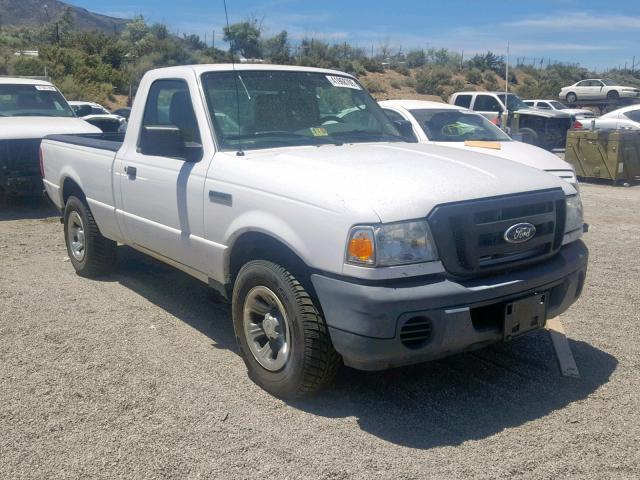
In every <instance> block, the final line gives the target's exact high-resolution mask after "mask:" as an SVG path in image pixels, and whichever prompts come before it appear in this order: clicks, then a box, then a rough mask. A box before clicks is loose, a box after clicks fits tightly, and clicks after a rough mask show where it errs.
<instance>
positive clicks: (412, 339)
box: [400, 317, 433, 348]
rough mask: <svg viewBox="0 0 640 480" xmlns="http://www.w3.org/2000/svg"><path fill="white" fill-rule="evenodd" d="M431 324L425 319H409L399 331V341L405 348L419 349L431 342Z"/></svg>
mask: <svg viewBox="0 0 640 480" xmlns="http://www.w3.org/2000/svg"><path fill="white" fill-rule="evenodd" d="M432 333H433V324H432V323H431V320H430V319H429V318H427V317H411V318H410V319H409V320H407V321H406V322H404V325H402V328H401V329H400V341H401V342H402V344H403V345H404V346H405V347H407V348H420V347H422V346H424V345H426V344H427V343H428V342H429V340H431V335H432Z"/></svg>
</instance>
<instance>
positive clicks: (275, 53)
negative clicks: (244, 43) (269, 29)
mask: <svg viewBox="0 0 640 480" xmlns="http://www.w3.org/2000/svg"><path fill="white" fill-rule="evenodd" d="M261 49H262V53H263V55H264V56H265V58H268V59H269V60H270V61H271V62H272V63H289V60H290V54H291V46H290V45H289V35H288V34H287V31H286V30H282V31H281V32H280V33H278V34H277V35H274V36H273V37H270V38H267V39H265V40H263V41H262V44H261Z"/></svg>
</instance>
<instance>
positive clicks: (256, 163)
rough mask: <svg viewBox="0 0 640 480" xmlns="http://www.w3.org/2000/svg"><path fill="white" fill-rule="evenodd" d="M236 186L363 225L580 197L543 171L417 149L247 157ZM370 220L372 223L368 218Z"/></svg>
mask: <svg viewBox="0 0 640 480" xmlns="http://www.w3.org/2000/svg"><path fill="white" fill-rule="evenodd" d="M233 158H234V162H233V163H234V172H233V174H234V177H236V178H235V179H234V180H235V181H237V182H238V184H240V185H243V186H245V187H247V188H251V186H252V185H260V184H264V181H260V179H264V178H269V186H268V191H269V193H271V194H273V195H277V196H284V197H287V198H289V199H291V200H294V201H300V202H304V203H307V204H311V205H314V206H316V207H318V208H321V209H326V210H331V211H344V210H351V211H353V212H354V213H357V214H356V215H354V218H361V219H364V218H366V217H368V216H369V215H370V214H371V209H372V210H373V212H374V213H375V214H376V216H377V217H378V219H379V221H382V222H394V221H400V220H407V219H411V218H422V217H424V216H425V215H427V214H428V213H429V212H430V211H431V210H432V209H433V208H434V207H435V206H436V205H438V204H443V203H448V202H456V201H462V200H471V199H476V198H487V197H494V196H499V195H508V194H513V193H520V192H529V191H533V190H542V189H548V188H558V187H560V188H563V189H564V191H565V193H567V194H573V193H575V190H574V189H573V187H571V186H570V185H569V184H568V183H566V182H563V181H561V180H559V179H557V178H555V177H553V176H551V175H548V174H547V173H545V172H542V171H540V170H538V169H534V168H529V167H526V166H523V165H519V164H518V163H515V162H512V161H508V160H504V159H502V158H497V157H495V156H490V155H485V154H484V153H482V152H477V151H460V150H458V149H456V150H452V149H451V148H449V147H440V146H435V145H425V144H412V143H375V144H351V145H343V146H332V145H325V146H321V147H315V146H311V147H291V148H278V149H268V150H260V151H246V152H245V156H244V157H236V156H235V155H234V156H233ZM367 211H368V212H369V215H366V212H367Z"/></svg>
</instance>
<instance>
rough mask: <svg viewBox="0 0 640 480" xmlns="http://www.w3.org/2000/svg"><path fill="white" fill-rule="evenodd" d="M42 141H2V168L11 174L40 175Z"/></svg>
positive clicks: (0, 157)
mask: <svg viewBox="0 0 640 480" xmlns="http://www.w3.org/2000/svg"><path fill="white" fill-rule="evenodd" d="M39 148H40V139H39V138H38V139H32V138H29V139H21V140H0V168H1V169H2V170H4V171H5V175H8V174H9V173H11V174H15V173H23V174H25V173H34V174H35V173H39V172H40V167H39V163H38V149H39Z"/></svg>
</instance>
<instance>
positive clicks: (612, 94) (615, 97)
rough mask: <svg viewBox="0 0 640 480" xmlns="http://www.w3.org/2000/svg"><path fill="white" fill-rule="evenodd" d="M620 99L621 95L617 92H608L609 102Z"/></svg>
mask: <svg viewBox="0 0 640 480" xmlns="http://www.w3.org/2000/svg"><path fill="white" fill-rule="evenodd" d="M619 98H620V94H619V93H618V92H617V91H615V90H611V91H610V92H607V100H618V99H619Z"/></svg>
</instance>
